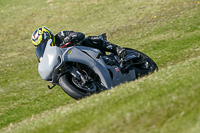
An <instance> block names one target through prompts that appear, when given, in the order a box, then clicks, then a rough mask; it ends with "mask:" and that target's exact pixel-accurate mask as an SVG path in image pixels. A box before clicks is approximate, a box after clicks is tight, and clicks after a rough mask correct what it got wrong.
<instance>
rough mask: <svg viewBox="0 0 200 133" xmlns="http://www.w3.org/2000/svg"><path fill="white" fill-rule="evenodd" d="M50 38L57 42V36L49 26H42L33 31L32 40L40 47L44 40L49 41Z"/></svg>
mask: <svg viewBox="0 0 200 133" xmlns="http://www.w3.org/2000/svg"><path fill="white" fill-rule="evenodd" d="M49 39H52V40H53V42H55V37H54V35H53V34H52V32H51V31H50V30H49V29H48V28H47V27H45V26H42V27H40V28H38V29H37V30H35V31H34V32H33V35H32V39H31V40H32V43H33V45H34V46H36V47H38V46H39V45H41V44H43V43H44V42H47V41H48V40H49ZM52 45H53V44H52Z"/></svg>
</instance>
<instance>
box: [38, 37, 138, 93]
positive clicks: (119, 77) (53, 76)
mask: <svg viewBox="0 0 200 133" xmlns="http://www.w3.org/2000/svg"><path fill="white" fill-rule="evenodd" d="M51 43H52V40H51V39H50V40H49V41H48V42H47V44H46V48H45V51H44V54H43V56H42V57H38V58H39V60H40V62H39V65H38V71H39V74H40V76H41V78H42V79H44V80H46V81H48V82H50V83H52V84H54V85H59V83H58V78H59V75H58V71H59V69H60V68H61V67H62V66H63V65H65V64H66V63H67V62H78V63H82V64H85V65H87V66H88V67H90V68H91V69H93V70H94V71H95V73H97V74H98V75H99V77H100V79H101V83H102V85H103V86H104V87H105V88H106V89H110V88H111V87H114V86H116V85H119V84H120V83H124V82H126V81H131V80H134V79H135V78H136V76H135V71H134V70H130V71H129V73H127V74H122V73H121V71H120V69H119V68H118V67H117V66H109V65H106V64H105V63H104V60H103V59H102V58H101V57H100V58H97V54H98V53H99V52H100V51H99V50H98V49H94V48H90V47H84V46H72V47H68V48H63V49H60V48H59V47H57V46H51ZM36 54H37V52H36ZM110 74H112V76H111V75H110ZM111 77H112V78H111Z"/></svg>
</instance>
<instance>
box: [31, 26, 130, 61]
mask: <svg viewBox="0 0 200 133" xmlns="http://www.w3.org/2000/svg"><path fill="white" fill-rule="evenodd" d="M49 39H52V40H53V43H52V46H58V47H62V46H64V45H66V44H68V45H67V46H73V45H78V44H80V42H81V45H83V46H88V47H93V48H97V49H99V50H100V51H108V52H112V53H114V54H115V55H118V56H119V57H120V58H123V57H124V56H125V55H126V50H125V49H123V48H121V47H120V46H118V45H115V44H113V43H110V42H108V41H107V40H101V39H100V38H99V37H98V36H88V37H86V38H85V35H84V34H83V33H81V32H74V31H61V32H59V33H58V34H56V35H55V36H54V35H53V34H52V32H51V31H50V30H49V29H48V28H47V27H45V26H42V27H40V28H38V29H37V30H35V31H34V32H33V35H32V43H33V45H34V46H36V47H37V46H39V45H41V44H42V43H44V42H45V41H48V40H49ZM69 42H70V44H69Z"/></svg>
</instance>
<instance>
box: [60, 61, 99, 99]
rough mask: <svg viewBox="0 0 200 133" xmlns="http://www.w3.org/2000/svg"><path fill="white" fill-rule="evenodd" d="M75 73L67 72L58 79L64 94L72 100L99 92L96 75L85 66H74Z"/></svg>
mask: <svg viewBox="0 0 200 133" xmlns="http://www.w3.org/2000/svg"><path fill="white" fill-rule="evenodd" d="M74 66H76V68H75V71H73V72H78V75H76V73H72V72H71V73H70V72H67V73H65V74H64V75H62V76H61V77H60V78H59V85H60V87H61V88H62V89H63V91H64V92H65V93H67V94H68V95H69V96H71V97H72V98H74V99H81V98H84V97H87V96H90V95H92V94H94V93H99V92H100V91H101V88H102V87H101V85H100V79H99V77H98V75H97V74H96V73H95V72H94V71H93V70H92V69H90V68H88V67H87V66H86V65H83V64H78V63H77V64H76V65H74Z"/></svg>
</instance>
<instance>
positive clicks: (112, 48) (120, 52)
mask: <svg viewBox="0 0 200 133" xmlns="http://www.w3.org/2000/svg"><path fill="white" fill-rule="evenodd" d="M103 49H104V50H105V51H108V52H112V53H114V54H115V55H117V56H118V57H119V58H123V57H125V55H126V50H125V49H124V48H121V47H120V46H118V45H115V44H113V43H110V42H107V41H104V43H103Z"/></svg>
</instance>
